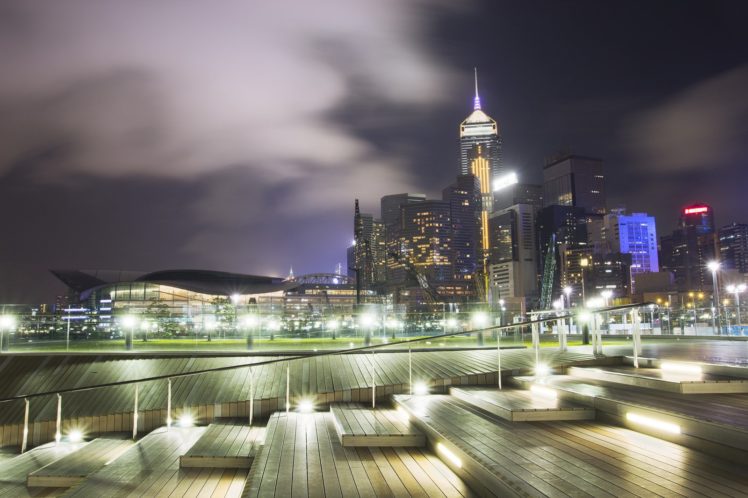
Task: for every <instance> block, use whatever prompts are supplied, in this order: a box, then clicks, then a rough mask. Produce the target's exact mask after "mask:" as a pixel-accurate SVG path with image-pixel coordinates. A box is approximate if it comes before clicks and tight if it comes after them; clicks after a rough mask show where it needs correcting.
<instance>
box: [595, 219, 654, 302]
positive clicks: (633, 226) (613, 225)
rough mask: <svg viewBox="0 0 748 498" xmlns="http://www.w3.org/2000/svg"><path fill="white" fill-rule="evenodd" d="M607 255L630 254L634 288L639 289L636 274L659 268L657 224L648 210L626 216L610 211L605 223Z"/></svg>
mask: <svg viewBox="0 0 748 498" xmlns="http://www.w3.org/2000/svg"><path fill="white" fill-rule="evenodd" d="M602 238H603V241H604V243H605V249H606V250H605V254H615V253H622V254H630V255H631V262H630V266H629V268H630V270H631V275H630V279H631V287H632V291H633V292H635V291H636V276H637V275H638V274H640V273H655V272H659V271H660V264H659V257H658V254H657V227H656V224H655V219H654V217H653V216H649V215H647V214H646V213H632V214H630V215H626V214H625V213H624V212H623V210H615V211H613V212H611V213H609V214H607V215H606V216H605V218H604V222H603V235H602Z"/></svg>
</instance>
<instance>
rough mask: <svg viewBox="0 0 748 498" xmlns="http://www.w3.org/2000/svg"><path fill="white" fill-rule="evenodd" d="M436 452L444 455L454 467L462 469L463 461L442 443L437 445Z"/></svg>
mask: <svg viewBox="0 0 748 498" xmlns="http://www.w3.org/2000/svg"><path fill="white" fill-rule="evenodd" d="M436 451H438V452H439V453H441V454H442V455H444V458H446V459H447V460H449V461H450V462H451V463H452V465H454V466H455V467H457V468H458V469H461V468H462V460H460V459H459V458H458V457H457V455H455V454H454V453H452V451H450V449H449V448H447V447H446V446H444V445H443V444H442V443H436Z"/></svg>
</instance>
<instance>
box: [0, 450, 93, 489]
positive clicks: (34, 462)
mask: <svg viewBox="0 0 748 498" xmlns="http://www.w3.org/2000/svg"><path fill="white" fill-rule="evenodd" d="M86 444H87V443H75V444H72V443H65V442H62V443H60V444H55V443H50V444H45V445H44V446H39V447H37V448H34V449H33V450H31V451H27V452H26V453H24V454H23V455H17V456H15V457H13V458H7V459H3V461H2V463H0V465H1V466H0V496H1V497H3V498H5V497H7V498H17V497H26V496H57V495H59V494H60V493H61V492H62V491H64V490H60V489H50V488H27V487H26V478H27V476H28V475H29V474H30V473H32V472H34V471H36V470H38V469H40V468H42V467H44V466H45V465H49V464H50V463H52V462H54V461H56V460H59V459H60V458H63V457H65V456H66V455H69V454H71V453H73V452H74V451H76V450H78V449H80V448H82V447H83V446H85V445H86Z"/></svg>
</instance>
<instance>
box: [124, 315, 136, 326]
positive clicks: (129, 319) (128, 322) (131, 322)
mask: <svg viewBox="0 0 748 498" xmlns="http://www.w3.org/2000/svg"><path fill="white" fill-rule="evenodd" d="M137 321H138V319H137V318H135V317H134V316H133V315H125V316H123V317H122V326H123V327H127V328H128V329H130V328H133V327H135V324H136V323H137Z"/></svg>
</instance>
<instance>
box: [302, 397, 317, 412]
mask: <svg viewBox="0 0 748 498" xmlns="http://www.w3.org/2000/svg"><path fill="white" fill-rule="evenodd" d="M298 411H299V413H312V412H313V411H314V403H313V402H312V400H311V399H307V398H304V399H302V400H301V401H299V407H298Z"/></svg>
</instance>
